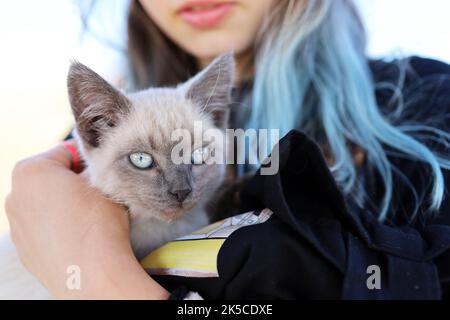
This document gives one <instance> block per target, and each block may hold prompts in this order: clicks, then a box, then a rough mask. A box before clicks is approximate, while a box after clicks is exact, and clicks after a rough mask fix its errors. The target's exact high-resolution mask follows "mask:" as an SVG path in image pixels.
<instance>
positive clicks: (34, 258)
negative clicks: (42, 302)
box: [5, 145, 168, 299]
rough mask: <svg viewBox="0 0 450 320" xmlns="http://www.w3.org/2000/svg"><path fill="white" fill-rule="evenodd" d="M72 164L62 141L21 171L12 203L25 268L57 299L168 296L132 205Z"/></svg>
mask: <svg viewBox="0 0 450 320" xmlns="http://www.w3.org/2000/svg"><path fill="white" fill-rule="evenodd" d="M70 166H71V157H70V154H69V153H68V152H67V149H66V147H64V146H63V145H59V146H57V147H55V148H53V149H51V150H49V151H48V152H45V153H43V154H40V155H37V156H34V157H32V158H29V159H26V160H22V161H20V162H19V163H18V164H17V165H16V167H15V168H14V170H13V174H12V189H11V193H10V194H9V196H8V198H7V200H6V203H5V210H6V213H7V216H8V220H9V224H10V228H11V236H12V239H13V241H14V243H15V245H16V247H17V250H18V253H19V256H20V259H21V260H22V262H23V264H24V265H25V267H26V268H27V269H28V270H29V271H30V272H31V273H32V274H33V275H34V276H36V277H37V278H38V279H39V280H40V281H41V282H42V283H43V284H44V285H45V286H46V287H47V288H48V289H49V291H50V292H51V293H52V294H53V295H54V296H55V297H56V298H63V299H64V298H86V299H90V298H93V299H111V298H112V299H127V298H133V299H139V298H142V299H167V297H168V292H167V291H166V290H165V289H163V288H162V287H161V286H160V285H159V284H157V283H156V282H155V281H154V280H153V279H151V278H150V277H149V276H148V275H147V274H146V273H145V271H144V270H143V269H142V268H141V266H140V265H139V263H138V261H137V260H136V259H135V257H134V255H133V252H132V250H131V246H130V241H129V234H128V232H129V230H128V228H129V226H128V217H127V213H126V211H125V209H124V208H122V207H120V206H118V205H116V204H114V203H112V202H111V201H109V200H108V199H106V198H105V197H103V196H102V195H101V194H100V193H99V192H98V191H97V190H95V189H93V188H92V187H90V186H89V184H88V183H87V180H86V178H85V177H84V176H83V175H78V174H76V173H75V172H72V171H71V170H70ZM72 266H76V267H75V269H71V268H73V267H72ZM77 269H78V270H80V274H79V275H80V280H81V282H80V284H81V288H80V289H79V290H78V289H75V290H74V289H73V288H72V287H71V286H67V284H66V283H67V282H68V279H69V277H70V276H71V275H74V274H73V273H68V272H73V270H77Z"/></svg>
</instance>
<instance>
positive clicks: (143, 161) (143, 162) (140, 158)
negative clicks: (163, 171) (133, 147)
mask: <svg viewBox="0 0 450 320" xmlns="http://www.w3.org/2000/svg"><path fill="white" fill-rule="evenodd" d="M129 158H130V161H131V163H132V164H133V166H135V167H136V168H139V169H150V168H151V167H152V166H153V158H152V156H151V155H149V154H148V153H145V152H136V153H132V154H130V156H129Z"/></svg>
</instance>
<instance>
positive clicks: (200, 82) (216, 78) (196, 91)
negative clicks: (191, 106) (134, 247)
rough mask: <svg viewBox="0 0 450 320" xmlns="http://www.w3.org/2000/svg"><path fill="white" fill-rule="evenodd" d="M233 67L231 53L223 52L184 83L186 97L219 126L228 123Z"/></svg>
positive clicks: (222, 126) (221, 126)
mask: <svg viewBox="0 0 450 320" xmlns="http://www.w3.org/2000/svg"><path fill="white" fill-rule="evenodd" d="M234 67H235V62H234V57H233V54H232V53H226V54H223V55H221V56H219V57H218V58H216V59H215V60H214V61H213V62H212V63H211V64H210V65H209V66H208V67H206V68H205V69H204V70H202V71H201V72H200V73H199V74H198V75H196V76H195V77H194V78H192V79H191V80H189V81H188V82H187V83H185V84H184V86H186V87H187V91H186V97H187V98H188V99H190V100H191V101H193V102H194V103H195V104H196V105H197V106H198V107H199V108H201V111H202V112H205V113H208V114H210V115H211V116H212V118H213V120H214V123H215V125H216V126H217V127H219V128H226V126H227V125H228V117H229V107H230V103H231V90H232V86H233V80H234Z"/></svg>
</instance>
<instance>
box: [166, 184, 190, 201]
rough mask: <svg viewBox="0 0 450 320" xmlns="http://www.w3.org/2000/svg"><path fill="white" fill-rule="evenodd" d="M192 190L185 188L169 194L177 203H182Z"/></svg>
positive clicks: (171, 191)
mask: <svg viewBox="0 0 450 320" xmlns="http://www.w3.org/2000/svg"><path fill="white" fill-rule="evenodd" d="M191 191H192V188H190V187H189V188H186V189H178V190H170V191H169V193H170V194H171V195H173V196H175V198H176V199H177V200H178V201H179V202H183V201H184V200H185V199H186V198H187V197H188V195H189V194H190V193H191Z"/></svg>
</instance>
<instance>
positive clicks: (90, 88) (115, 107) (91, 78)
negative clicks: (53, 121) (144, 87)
mask: <svg viewBox="0 0 450 320" xmlns="http://www.w3.org/2000/svg"><path fill="white" fill-rule="evenodd" d="M67 87H68V91H69V100H70V104H71V107H72V111H73V114H74V117H75V121H76V128H77V132H78V134H79V135H80V137H81V139H82V140H83V141H84V142H85V143H86V144H87V145H88V146H91V147H98V146H99V143H100V142H99V141H100V138H101V137H102V135H103V133H104V132H105V131H106V130H108V129H109V128H111V127H115V126H116V125H117V124H118V122H119V120H120V118H121V116H123V115H125V114H127V113H128V112H129V110H130V103H129V101H128V99H127V98H126V97H125V96H124V95H123V94H122V93H120V92H119V91H118V90H116V89H115V88H114V87H113V86H111V85H110V84H109V83H108V82H106V81H105V80H104V79H103V78H102V77H101V76H99V75H98V74H97V73H95V72H94V71H92V70H91V69H89V68H88V67H86V66H85V65H83V64H81V63H79V62H76V61H74V62H73V63H72V65H71V66H70V69H69V75H68V78H67Z"/></svg>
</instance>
